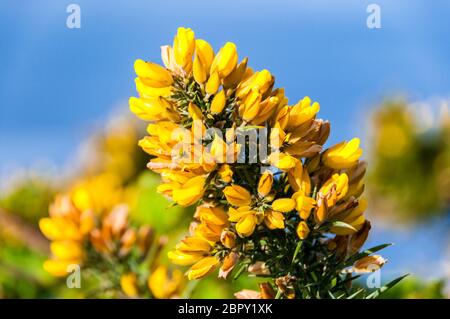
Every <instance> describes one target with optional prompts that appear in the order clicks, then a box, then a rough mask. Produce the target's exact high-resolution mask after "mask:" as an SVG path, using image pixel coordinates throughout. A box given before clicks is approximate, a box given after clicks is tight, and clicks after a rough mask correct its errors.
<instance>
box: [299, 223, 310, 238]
mask: <svg viewBox="0 0 450 319" xmlns="http://www.w3.org/2000/svg"><path fill="white" fill-rule="evenodd" d="M308 235H309V227H308V224H307V223H306V222H304V221H301V222H300V223H299V224H298V226H297V236H298V238H300V239H302V240H303V239H306V238H307V237H308Z"/></svg>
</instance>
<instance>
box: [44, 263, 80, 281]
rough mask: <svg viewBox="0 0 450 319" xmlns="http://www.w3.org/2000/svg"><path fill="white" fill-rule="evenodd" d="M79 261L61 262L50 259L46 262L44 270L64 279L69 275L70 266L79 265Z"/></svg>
mask: <svg viewBox="0 0 450 319" xmlns="http://www.w3.org/2000/svg"><path fill="white" fill-rule="evenodd" d="M79 264H80V261H79V260H60V259H49V260H46V261H45V262H44V265H43V267H44V270H45V271H46V272H48V273H50V274H51V275H53V276H55V277H64V276H67V275H68V271H69V270H70V269H69V266H70V265H79Z"/></svg>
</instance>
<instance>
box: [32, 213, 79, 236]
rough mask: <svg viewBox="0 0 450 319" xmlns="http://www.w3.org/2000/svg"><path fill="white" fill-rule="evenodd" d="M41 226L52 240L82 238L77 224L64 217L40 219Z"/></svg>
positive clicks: (45, 234) (43, 231)
mask: <svg viewBox="0 0 450 319" xmlns="http://www.w3.org/2000/svg"><path fill="white" fill-rule="evenodd" d="M39 228H40V230H41V232H42V233H43V234H44V236H45V237H47V238H48V239H50V240H81V238H82V234H81V232H80V230H79V228H78V227H77V225H76V224H75V223H74V222H73V221H71V220H67V219H65V218H62V217H55V218H48V217H45V218H42V219H41V220H40V221H39Z"/></svg>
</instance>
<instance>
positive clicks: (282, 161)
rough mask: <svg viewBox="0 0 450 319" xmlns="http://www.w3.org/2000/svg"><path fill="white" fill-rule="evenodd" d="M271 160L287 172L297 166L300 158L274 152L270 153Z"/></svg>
mask: <svg viewBox="0 0 450 319" xmlns="http://www.w3.org/2000/svg"><path fill="white" fill-rule="evenodd" d="M269 162H270V163H271V164H272V165H274V166H275V167H277V168H279V169H281V170H282V171H285V172H286V171H289V170H290V169H292V168H294V167H295V165H296V164H297V162H298V159H296V158H295V157H293V156H291V155H288V154H285V153H272V154H270V155H269Z"/></svg>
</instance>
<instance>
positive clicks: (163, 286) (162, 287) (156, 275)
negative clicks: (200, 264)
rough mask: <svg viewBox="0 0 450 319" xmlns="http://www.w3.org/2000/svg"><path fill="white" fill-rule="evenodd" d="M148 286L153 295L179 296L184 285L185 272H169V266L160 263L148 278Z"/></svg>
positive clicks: (157, 296)
mask: <svg viewBox="0 0 450 319" xmlns="http://www.w3.org/2000/svg"><path fill="white" fill-rule="evenodd" d="M147 284H148V287H149V289H150V291H151V292H152V295H153V297H155V298H158V299H167V298H171V297H175V296H177V294H178V293H179V292H180V289H181V287H182V285H183V274H182V272H181V271H179V270H174V271H173V272H172V273H170V272H169V270H168V269H167V267H165V266H163V265H159V266H158V267H157V268H156V269H155V270H153V271H152V273H151V275H150V277H149V278H148V282H147Z"/></svg>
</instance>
